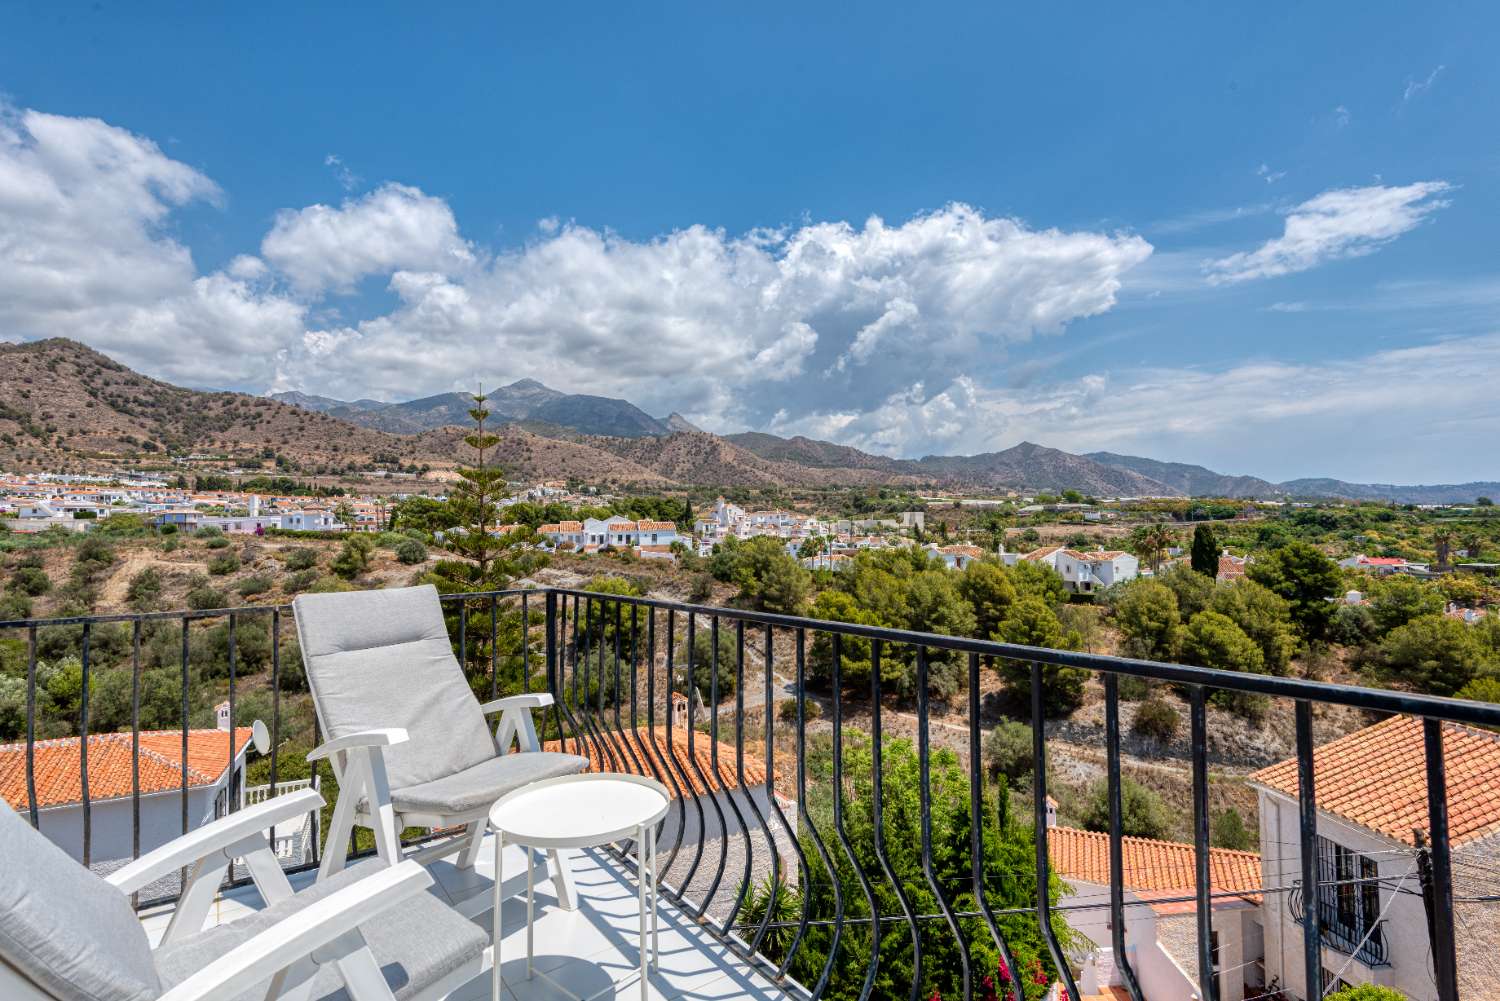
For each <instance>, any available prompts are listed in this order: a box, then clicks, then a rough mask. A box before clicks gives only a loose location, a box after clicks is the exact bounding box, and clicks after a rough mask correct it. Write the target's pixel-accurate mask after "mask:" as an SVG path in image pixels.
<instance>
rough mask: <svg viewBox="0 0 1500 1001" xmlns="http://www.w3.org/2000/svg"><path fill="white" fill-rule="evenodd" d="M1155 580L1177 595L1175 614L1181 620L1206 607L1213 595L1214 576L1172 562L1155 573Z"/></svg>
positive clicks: (1189, 617)
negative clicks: (1180, 617) (1204, 574)
mask: <svg viewBox="0 0 1500 1001" xmlns="http://www.w3.org/2000/svg"><path fill="white" fill-rule="evenodd" d="M1155 579H1156V580H1158V581H1160V582H1161V583H1162V584H1165V585H1166V586H1167V587H1168V588H1169V589H1171V591H1172V594H1174V595H1176V597H1177V614H1178V615H1180V616H1182V619H1183V621H1187V620H1188V619H1191V618H1192V617H1193V616H1195V615H1197V614H1198V613H1199V612H1201V611H1203V610H1204V609H1205V608H1207V607H1208V603H1209V601H1210V600H1211V599H1212V598H1213V596H1214V588H1215V585H1214V578H1212V577H1205V576H1203V575H1202V574H1201V573H1197V572H1195V571H1194V570H1192V569H1190V568H1188V567H1185V566H1183V565H1182V564H1181V563H1174V564H1172V565H1171V566H1169V567H1167V568H1166V569H1165V570H1163V571H1162V572H1161V573H1159V574H1157V575H1156V578H1155Z"/></svg>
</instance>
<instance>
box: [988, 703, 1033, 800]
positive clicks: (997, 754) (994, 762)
mask: <svg viewBox="0 0 1500 1001" xmlns="http://www.w3.org/2000/svg"><path fill="white" fill-rule="evenodd" d="M1034 750H1035V748H1034V747H1033V746H1032V735H1031V727H1029V726H1027V725H1026V724H1025V723H1018V722H1016V721H1015V720H1008V719H1006V720H1001V721H1000V722H999V723H997V724H995V728H994V729H993V730H991V731H990V732H989V733H988V734H986V735H985V738H984V764H985V767H986V768H987V769H989V774H990V775H1004V776H1005V778H1006V780H1007V781H1008V782H1009V783H1010V784H1011V785H1016V784H1018V783H1020V782H1021V780H1022V779H1025V778H1027V777H1028V776H1029V775H1031V773H1032V771H1033V770H1034V767H1035V766H1034V765H1033V761H1034V760H1035V759H1034V758H1033V751H1034Z"/></svg>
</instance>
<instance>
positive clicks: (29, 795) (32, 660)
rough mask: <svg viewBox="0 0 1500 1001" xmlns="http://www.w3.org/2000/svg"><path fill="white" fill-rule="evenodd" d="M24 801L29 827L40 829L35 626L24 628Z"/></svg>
mask: <svg viewBox="0 0 1500 1001" xmlns="http://www.w3.org/2000/svg"><path fill="white" fill-rule="evenodd" d="M26 799H27V800H28V802H29V803H30V806H29V807H28V809H27V812H28V813H30V814H31V826H32V827H33V828H35V829H37V830H40V829H41V826H42V816H41V810H40V809H39V808H38V806H37V802H36V626H34V625H33V626H28V627H27V628H26Z"/></svg>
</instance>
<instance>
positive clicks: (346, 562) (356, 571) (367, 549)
mask: <svg viewBox="0 0 1500 1001" xmlns="http://www.w3.org/2000/svg"><path fill="white" fill-rule="evenodd" d="M374 548H375V543H374V542H372V541H371V540H370V537H369V536H367V535H351V536H349V538H348V539H347V540H345V542H344V548H343V549H341V550H339V554H338V555H337V556H335V557H334V558H333V560H332V561H331V562H330V563H329V564H328V569H330V570H332V571H333V572H334V573H335V574H337V575H338V576H340V577H342V578H344V579H345V580H353V579H354V578H355V577H358V576H359V575H360V574H362V573H364V572H365V571H366V570H368V569H370V553H371V551H372V550H373V549H374Z"/></svg>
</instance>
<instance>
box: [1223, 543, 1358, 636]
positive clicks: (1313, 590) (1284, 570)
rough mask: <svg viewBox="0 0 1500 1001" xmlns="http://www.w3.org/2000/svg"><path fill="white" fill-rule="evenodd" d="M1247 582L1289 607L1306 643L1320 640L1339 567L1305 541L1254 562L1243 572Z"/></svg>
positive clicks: (1338, 585) (1331, 608)
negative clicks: (1266, 590) (1267, 592)
mask: <svg viewBox="0 0 1500 1001" xmlns="http://www.w3.org/2000/svg"><path fill="white" fill-rule="evenodd" d="M1246 573H1247V574H1248V575H1249V577H1250V579H1251V580H1253V581H1255V582H1256V583H1257V584H1261V585H1264V586H1265V587H1268V588H1270V589H1271V590H1272V591H1274V592H1276V593H1277V594H1279V595H1280V596H1281V597H1283V598H1285V599H1286V600H1287V601H1288V602H1289V603H1290V604H1291V615H1292V621H1293V622H1295V623H1296V624H1297V628H1298V630H1299V631H1300V632H1301V633H1302V636H1303V638H1304V639H1306V640H1320V639H1322V638H1323V636H1324V634H1325V633H1326V632H1327V630H1328V622H1329V620H1330V619H1332V618H1333V612H1334V608H1335V605H1334V603H1333V602H1332V601H1330V600H1328V599H1330V598H1334V597H1337V596H1338V594H1339V593H1340V588H1341V584H1342V578H1340V576H1339V568H1338V564H1336V563H1334V562H1333V560H1330V559H1329V558H1328V557H1327V556H1324V555H1323V553H1322V552H1320V551H1319V550H1318V549H1317V548H1316V547H1315V546H1312V545H1309V544H1308V543H1306V542H1298V541H1294V542H1288V543H1287V544H1286V545H1284V546H1282V547H1281V548H1280V549H1275V550H1272V551H1271V552H1270V553H1267V554H1266V555H1265V556H1262V557H1261V558H1260V559H1257V560H1255V561H1254V562H1253V563H1251V564H1250V565H1249V567H1248V568H1247V569H1246Z"/></svg>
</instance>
